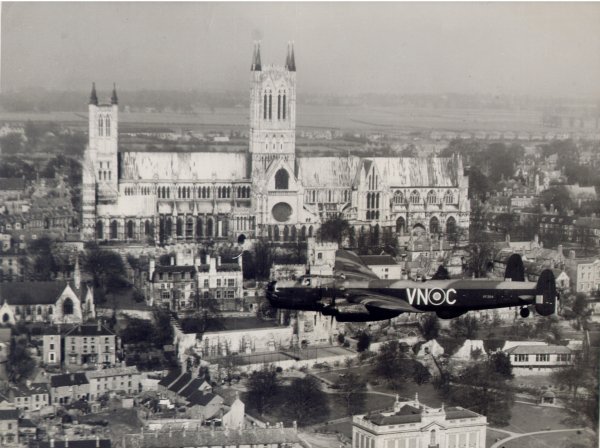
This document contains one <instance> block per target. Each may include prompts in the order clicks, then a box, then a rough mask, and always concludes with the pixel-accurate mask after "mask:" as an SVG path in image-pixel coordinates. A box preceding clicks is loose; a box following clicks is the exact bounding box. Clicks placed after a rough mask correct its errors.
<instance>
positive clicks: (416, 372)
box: [412, 361, 431, 386]
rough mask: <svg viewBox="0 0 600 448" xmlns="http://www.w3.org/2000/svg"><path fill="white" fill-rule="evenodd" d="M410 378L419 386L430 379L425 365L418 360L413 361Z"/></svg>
mask: <svg viewBox="0 0 600 448" xmlns="http://www.w3.org/2000/svg"><path fill="white" fill-rule="evenodd" d="M412 378H413V381H414V382H415V383H416V384H418V385H419V386H420V385H422V384H425V383H427V382H428V381H429V380H430V379H431V373H430V372H429V369H428V368H427V367H425V366H424V365H423V364H421V363H420V362H416V361H415V362H414V363H413V371H412Z"/></svg>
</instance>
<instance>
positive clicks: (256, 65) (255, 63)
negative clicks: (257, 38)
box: [250, 42, 262, 72]
mask: <svg viewBox="0 0 600 448" xmlns="http://www.w3.org/2000/svg"><path fill="white" fill-rule="evenodd" d="M261 69H262V67H261V63H260V42H254V54H253V55H252V67H251V68H250V70H251V71H253V72H260V71H261Z"/></svg>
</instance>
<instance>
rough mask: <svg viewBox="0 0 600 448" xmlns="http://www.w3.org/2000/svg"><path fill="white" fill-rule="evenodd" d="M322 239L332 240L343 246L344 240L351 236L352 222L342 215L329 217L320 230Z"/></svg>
mask: <svg viewBox="0 0 600 448" xmlns="http://www.w3.org/2000/svg"><path fill="white" fill-rule="evenodd" d="M319 235H320V237H321V241H330V242H334V243H338V244H339V245H340V247H341V246H342V244H343V242H344V240H346V239H347V238H349V237H350V224H349V223H348V221H346V220H345V219H344V218H342V217H341V216H336V217H334V218H329V219H328V220H326V221H325V222H323V224H321V229H320V230H319Z"/></svg>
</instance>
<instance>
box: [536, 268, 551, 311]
mask: <svg viewBox="0 0 600 448" xmlns="http://www.w3.org/2000/svg"><path fill="white" fill-rule="evenodd" d="M535 289H536V296H535V311H536V312H537V313H538V314H540V315H542V316H550V315H551V314H554V312H555V310H556V281H555V279H554V274H553V273H552V271H551V270H550V269H546V270H544V271H542V273H541V274H540V278H539V280H538V282H537V286H536V288H535Z"/></svg>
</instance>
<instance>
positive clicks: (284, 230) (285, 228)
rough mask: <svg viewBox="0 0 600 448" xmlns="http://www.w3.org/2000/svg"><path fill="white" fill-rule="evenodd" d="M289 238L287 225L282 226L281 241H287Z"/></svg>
mask: <svg viewBox="0 0 600 448" xmlns="http://www.w3.org/2000/svg"><path fill="white" fill-rule="evenodd" d="M289 239H290V229H289V227H288V226H283V241H288V240H289Z"/></svg>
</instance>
